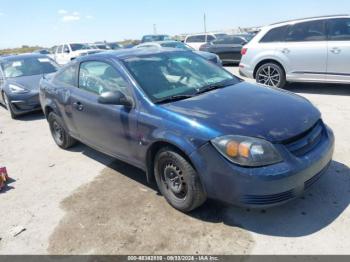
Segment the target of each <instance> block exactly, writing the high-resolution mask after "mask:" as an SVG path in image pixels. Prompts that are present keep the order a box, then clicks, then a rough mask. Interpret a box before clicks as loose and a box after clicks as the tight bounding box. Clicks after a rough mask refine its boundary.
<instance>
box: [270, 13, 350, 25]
mask: <svg viewBox="0 0 350 262" xmlns="http://www.w3.org/2000/svg"><path fill="white" fill-rule="evenodd" d="M334 18H350V16H349V15H347V14H342V15H325V16H314V17H305V18H299V19H293V20H287V21H281V22H278V23H273V24H270V25H269V27H277V26H283V25H289V24H294V23H300V22H308V21H317V20H325V19H334Z"/></svg>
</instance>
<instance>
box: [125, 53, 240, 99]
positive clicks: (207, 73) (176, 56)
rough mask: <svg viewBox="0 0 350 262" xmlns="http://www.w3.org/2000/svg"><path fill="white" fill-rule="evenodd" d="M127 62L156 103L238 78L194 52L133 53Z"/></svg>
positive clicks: (230, 83)
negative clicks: (139, 54)
mask: <svg viewBox="0 0 350 262" xmlns="http://www.w3.org/2000/svg"><path fill="white" fill-rule="evenodd" d="M124 64H125V66H126V67H127V68H128V69H129V71H130V72H131V74H132V75H133V77H134V78H135V80H136V81H137V82H138V83H139V85H140V86H141V87H142V89H143V90H144V91H145V93H146V94H147V95H148V96H149V97H150V99H151V100H152V101H153V102H155V103H157V102H160V101H163V100H165V99H167V98H171V97H174V96H177V97H179V96H185V95H197V94H200V93H201V91H203V90H204V89H206V88H207V87H208V86H210V85H215V84H219V83H220V84H222V83H229V85H232V84H235V83H238V82H239V80H238V79H237V78H236V77H234V76H233V75H231V74H230V73H228V72H227V71H226V70H224V69H222V68H221V67H219V66H217V65H215V64H213V63H211V62H209V61H207V60H205V59H204V58H202V57H200V56H199V55H196V54H194V53H192V52H169V53H160V54H152V55H143V56H137V57H131V58H127V59H125V60H124Z"/></svg>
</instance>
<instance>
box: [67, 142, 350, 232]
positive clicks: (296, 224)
mask: <svg viewBox="0 0 350 262" xmlns="http://www.w3.org/2000/svg"><path fill="white" fill-rule="evenodd" d="M71 151H72V152H81V153H82V154H84V155H86V156H87V157H89V158H91V159H94V160H96V161H98V162H100V163H102V164H104V165H106V166H107V167H108V168H110V169H112V170H114V171H116V172H117V173H119V174H121V175H123V176H125V177H128V178H130V179H133V180H134V181H136V182H138V183H140V184H142V185H144V186H147V187H148V188H150V189H152V190H153V193H156V194H159V192H158V189H157V185H156V183H155V182H151V183H148V182H147V179H146V174H145V172H144V171H142V170H140V169H138V168H136V167H134V166H131V165H129V164H127V163H124V162H122V161H119V160H115V159H113V158H111V157H109V156H106V155H104V154H102V153H99V152H97V151H95V150H94V149H92V148H90V147H87V146H85V145H82V144H79V145H77V146H76V147H74V148H73V149H71ZM349 203H350V169H349V167H347V166H346V165H344V164H341V163H339V162H336V161H332V163H331V165H330V167H329V169H328V171H327V172H326V173H325V175H324V176H323V177H322V178H321V179H320V180H319V181H318V182H316V183H315V184H314V185H313V187H312V188H311V190H310V191H308V192H305V193H304V195H303V196H302V197H301V198H298V199H296V200H294V201H292V202H290V203H287V204H285V205H282V206H278V207H273V208H269V209H266V210H265V209H247V208H240V207H234V206H230V205H227V204H224V203H220V202H217V201H214V200H208V201H207V202H206V203H205V204H204V205H203V206H201V207H200V208H198V209H196V210H194V211H192V212H190V213H189V214H187V215H189V216H191V217H193V218H196V219H198V220H202V221H205V222H210V223H224V224H225V225H227V226H232V227H240V228H242V229H245V230H248V231H251V232H255V233H258V234H264V235H270V236H284V237H300V236H306V235H310V234H313V233H315V232H317V231H320V230H321V229H323V228H325V227H327V226H328V225H330V224H331V223H332V222H333V221H334V220H336V219H337V218H338V217H339V216H340V215H341V214H342V213H343V211H344V210H345V209H346V208H347V207H348V205H349Z"/></svg>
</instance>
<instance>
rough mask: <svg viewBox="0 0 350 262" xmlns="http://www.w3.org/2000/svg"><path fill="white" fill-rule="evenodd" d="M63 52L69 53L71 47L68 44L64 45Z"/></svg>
mask: <svg viewBox="0 0 350 262" xmlns="http://www.w3.org/2000/svg"><path fill="white" fill-rule="evenodd" d="M63 53H69V47H68V46H67V45H64V48H63Z"/></svg>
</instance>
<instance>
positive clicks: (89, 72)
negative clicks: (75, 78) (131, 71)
mask: <svg viewBox="0 0 350 262" xmlns="http://www.w3.org/2000/svg"><path fill="white" fill-rule="evenodd" d="M79 88H81V89H83V90H86V91H88V92H90V93H94V94H96V95H100V94H102V93H104V92H110V91H121V92H123V93H124V94H126V95H127V94H129V92H128V83H127V81H126V80H125V79H124V78H123V77H122V76H121V74H120V73H119V72H118V71H117V70H116V69H115V68H113V67H112V66H111V65H109V64H107V63H104V62H98V61H88V62H83V63H81V65H80V70H79Z"/></svg>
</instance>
